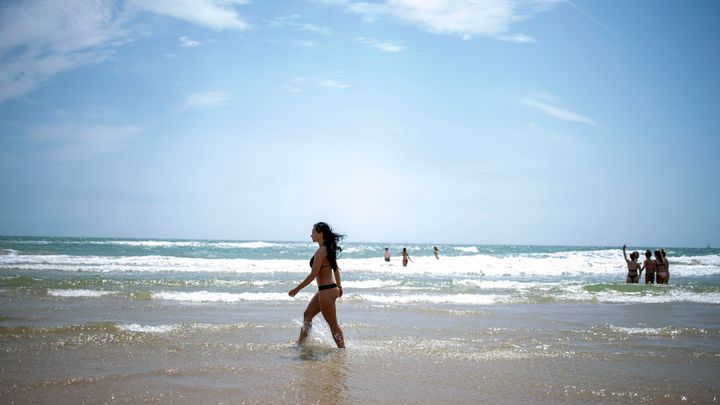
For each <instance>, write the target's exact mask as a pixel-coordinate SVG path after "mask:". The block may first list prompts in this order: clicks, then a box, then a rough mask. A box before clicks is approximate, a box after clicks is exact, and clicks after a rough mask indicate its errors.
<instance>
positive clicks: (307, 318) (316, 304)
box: [288, 222, 345, 349]
mask: <svg viewBox="0 0 720 405" xmlns="http://www.w3.org/2000/svg"><path fill="white" fill-rule="evenodd" d="M310 237H311V238H312V241H313V242H315V243H317V244H318V249H317V250H316V251H315V255H314V256H313V257H312V258H311V259H310V274H308V276H307V277H305V280H303V281H302V283H300V284H299V285H298V286H297V287H295V288H293V289H292V290H290V292H288V295H290V296H291V297H294V296H295V295H296V294H297V293H298V292H300V290H302V289H303V288H305V287H306V286H307V285H308V284H310V283H312V281H313V279H316V280H317V284H318V292H316V293H315V295H313V297H312V299H310V302H309V303H308V306H307V308H305V313H304V314H303V325H302V327H301V328H300V337H298V341H297V343H298V344H299V345H301V344H303V343H304V342H305V339H307V337H308V334H309V333H310V329H311V328H312V320H313V318H315V315H317V314H319V313H320V312H322V314H323V317H324V318H325V321H326V322H327V323H328V326H330V332H331V333H332V336H333V339H334V340H335V344H337V347H339V348H341V349H343V348H345V340H344V338H343V332H342V329H340V325H339V324H338V321H337V314H336V312H335V300H337V299H338V298H339V297H342V286H341V285H340V268H339V267H338V265H337V254H338V253H340V252H341V251H342V248H341V247H340V246H338V245H337V244H338V242H339V241H340V240H341V239H342V238H344V237H345V236H344V235H340V234H336V233H334V232H333V230H332V228H330V225H328V224H326V223H325V222H318V223H317V224H315V225H313V228H312V233H311V234H310Z"/></svg>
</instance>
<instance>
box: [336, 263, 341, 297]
mask: <svg viewBox="0 0 720 405" xmlns="http://www.w3.org/2000/svg"><path fill="white" fill-rule="evenodd" d="M335 284H337V286H338V289H339V290H340V295H338V297H342V284H341V282H340V268H339V267H338V268H337V269H335Z"/></svg>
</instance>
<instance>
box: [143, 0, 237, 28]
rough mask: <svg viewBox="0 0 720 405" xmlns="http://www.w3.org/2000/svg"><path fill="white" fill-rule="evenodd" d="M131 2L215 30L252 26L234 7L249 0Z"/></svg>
mask: <svg viewBox="0 0 720 405" xmlns="http://www.w3.org/2000/svg"><path fill="white" fill-rule="evenodd" d="M130 3H131V4H133V5H134V6H135V7H137V8H140V9H143V10H147V11H151V12H153V13H155V14H160V15H166V16H169V17H174V18H177V19H179V20H184V21H187V22H189V23H191V24H195V25H199V26H201V27H206V28H210V29H212V30H215V31H223V30H246V29H249V28H250V25H249V24H248V23H247V22H246V21H245V20H243V19H242V18H240V16H239V15H238V14H237V12H236V11H235V9H234V8H233V7H234V6H236V5H243V4H248V1H247V0H130Z"/></svg>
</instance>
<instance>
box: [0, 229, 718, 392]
mask: <svg viewBox="0 0 720 405" xmlns="http://www.w3.org/2000/svg"><path fill="white" fill-rule="evenodd" d="M433 246H437V247H438V248H439V249H440V256H439V259H437V258H436V257H435V256H434V255H433ZM386 247H387V248H389V250H390V252H391V255H392V257H391V261H390V262H389V263H388V262H385V261H384V260H383V252H384V249H385V248H386ZM316 248H317V245H315V244H312V243H309V242H275V241H220V240H157V239H147V240H145V239H105V238H25V237H0V305H1V307H0V308H1V309H0V344H1V345H2V346H1V350H0V394H2V397H3V398H6V399H9V401H10V402H12V401H19V402H47V401H50V400H53V401H57V400H58V398H59V399H60V400H61V402H68V403H76V402H127V403H136V402H139V401H149V402H184V403H197V402H198V401H199V402H210V403H219V402H227V403H234V402H243V401H247V402H260V403H263V402H267V403H273V402H346V403H347V402H349V403H368V402H370V403H373V402H376V403H381V402H393V403H427V402H468V401H469V402H478V401H480V402H490V401H499V402H517V401H533V400H541V401H547V402H563V401H568V402H593V401H596V402H599V403H603V402H615V401H617V402H622V401H637V402H671V403H672V402H687V401H690V402H699V403H707V402H715V401H717V396H718V394H719V393H720V392H719V387H720V385H719V384H718V383H717V381H716V378H714V377H712V376H714V375H717V374H718V372H720V366H719V365H720V312H719V310H720V250H714V249H692V248H672V247H665V250H666V251H667V254H668V258H669V261H670V284H668V285H645V284H639V285H638V284H625V283H624V281H625V276H626V274H627V270H626V266H625V261H624V259H623V257H622V252H621V250H620V249H619V248H618V247H602V246H582V247H579V246H572V247H571V246H512V245H502V246H500V245H498V246H489V245H475V244H459V245H444V244H419V243H407V244H396V243H352V242H351V243H345V244H344V245H343V252H342V254H341V257H340V259H339V265H340V267H341V274H342V285H343V289H344V294H343V297H342V298H341V299H340V300H339V301H338V304H337V310H338V317H339V320H340V323H341V325H342V326H343V328H344V330H345V339H346V341H347V345H348V348H347V350H345V351H337V350H336V349H334V348H333V343H332V342H333V341H332V338H331V337H330V334H329V330H328V329H327V326H326V325H325V324H324V321H323V320H322V317H321V316H318V318H316V321H315V327H314V329H313V332H312V334H311V338H310V340H309V342H308V344H307V345H306V347H304V348H296V347H294V346H293V344H292V342H293V340H294V339H295V338H296V337H297V333H298V330H299V327H300V324H301V319H302V312H303V310H304V308H305V305H306V303H307V301H308V300H309V299H310V298H311V297H312V295H313V294H314V293H315V291H316V287H315V286H314V285H310V286H308V287H306V288H305V289H304V290H303V291H302V292H301V293H300V294H298V295H297V296H296V297H294V298H291V297H289V296H288V295H287V292H288V291H289V290H290V289H291V288H293V287H294V286H296V285H297V284H298V283H299V282H300V281H301V280H302V279H303V278H304V277H305V276H306V275H307V274H308V272H309V266H308V260H309V259H310V257H311V256H312V255H313V253H314V251H315V249H316ZM403 248H407V251H408V253H409V255H410V259H411V260H412V261H411V262H410V263H409V264H408V266H407V267H404V266H402V260H401V257H400V254H399V252H400V251H401V250H402V249H403ZM655 248H656V247H654V246H648V247H645V246H638V247H632V248H631V249H636V250H641V253H642V251H644V249H650V250H655ZM509 381H512V382H513V384H509V383H508V382H509ZM305 385H309V386H310V387H315V388H307V387H305ZM316 388H317V389H316ZM683 398H684V399H683Z"/></svg>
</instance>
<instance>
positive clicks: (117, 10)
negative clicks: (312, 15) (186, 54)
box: [0, 0, 248, 103]
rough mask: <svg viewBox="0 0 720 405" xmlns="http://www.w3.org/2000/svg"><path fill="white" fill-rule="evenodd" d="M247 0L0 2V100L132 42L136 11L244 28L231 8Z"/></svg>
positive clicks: (110, 54)
mask: <svg viewBox="0 0 720 405" xmlns="http://www.w3.org/2000/svg"><path fill="white" fill-rule="evenodd" d="M246 3H247V2H246V1H244V0H243V1H237V0H234V1H233V0H152V1H150V0H147V1H145V0H143V1H141V0H129V1H128V2H127V3H126V5H127V7H119V6H118V5H117V4H116V2H115V1H113V0H96V1H86V0H63V1H55V0H38V1H28V2H3V3H2V4H0V103H2V102H4V101H6V100H8V99H12V98H22V97H25V96H27V95H28V94H30V93H32V92H33V91H35V90H36V89H38V88H39V87H40V86H42V85H43V84H44V83H45V82H47V81H48V80H50V79H51V78H52V77H53V76H55V75H58V74H60V73H63V72H67V71H70V70H73V69H76V68H79V67H82V66H87V65H92V64H97V63H101V62H104V61H106V60H108V59H109V58H112V57H113V56H114V55H115V53H116V52H117V50H118V49H119V48H120V47H121V46H122V45H125V44H127V43H129V42H132V41H133V40H134V36H135V35H136V34H137V33H135V32H133V30H132V29H131V28H129V27H130V26H131V24H130V23H131V22H132V21H133V19H134V18H136V17H137V15H138V14H139V12H140V11H141V10H145V11H150V12H153V13H156V14H160V15H167V16H172V17H175V18H179V19H182V20H185V21H188V22H190V23H193V24H196V25H200V26H203V27H207V28H210V29H214V30H224V29H247V28H248V24H247V23H245V22H244V21H243V20H242V19H241V18H240V17H239V16H238V15H237V13H236V12H235V9H234V6H235V5H238V4H246ZM188 40H189V38H188ZM190 41H192V40H190ZM181 43H182V41H181ZM188 43H191V42H188Z"/></svg>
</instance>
